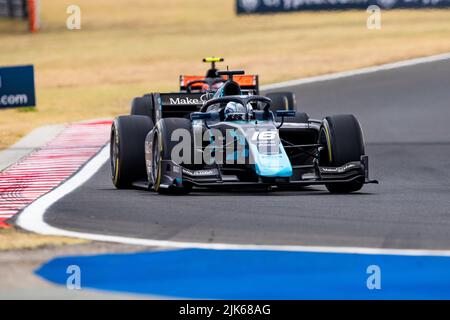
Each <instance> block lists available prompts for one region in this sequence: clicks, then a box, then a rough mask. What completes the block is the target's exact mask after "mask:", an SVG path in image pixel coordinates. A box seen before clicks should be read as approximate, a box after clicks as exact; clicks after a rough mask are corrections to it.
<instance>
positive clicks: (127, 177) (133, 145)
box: [110, 116, 153, 189]
mask: <svg viewBox="0 0 450 320" xmlns="http://www.w3.org/2000/svg"><path fill="white" fill-rule="evenodd" d="M152 128H153V121H152V120H151V119H150V118H149V117H147V116H120V117H117V118H116V119H114V122H113V124H112V126H111V139H110V164H111V178H112V181H113V184H114V186H115V187H116V188H117V189H127V188H130V187H131V184H132V183H133V182H134V181H137V180H141V179H145V178H146V175H147V173H146V167H145V153H144V151H145V147H144V146H145V137H146V136H147V134H148V132H149V131H150V130H151V129H152Z"/></svg>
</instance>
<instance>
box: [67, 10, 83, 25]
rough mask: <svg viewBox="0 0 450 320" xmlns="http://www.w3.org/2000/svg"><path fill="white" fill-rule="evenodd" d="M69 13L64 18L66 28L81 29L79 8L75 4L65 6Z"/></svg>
mask: <svg viewBox="0 0 450 320" xmlns="http://www.w3.org/2000/svg"><path fill="white" fill-rule="evenodd" d="M66 12H67V14H68V15H69V16H68V17H67V20H66V27H67V29H68V30H81V8H80V7H79V6H77V5H75V4H72V5H70V6H68V7H67V10H66Z"/></svg>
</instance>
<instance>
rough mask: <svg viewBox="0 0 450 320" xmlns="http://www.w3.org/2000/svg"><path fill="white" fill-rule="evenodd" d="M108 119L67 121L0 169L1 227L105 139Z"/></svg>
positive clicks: (79, 164)
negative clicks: (47, 139)
mask: <svg viewBox="0 0 450 320" xmlns="http://www.w3.org/2000/svg"><path fill="white" fill-rule="evenodd" d="M110 128H111V121H90V122H81V123H74V124H70V125H68V126H67V127H66V128H65V129H64V130H63V131H62V132H61V133H60V134H59V135H58V136H57V137H56V138H55V139H54V140H52V141H51V142H49V143H48V144H46V145H45V146H43V147H42V148H40V149H37V150H35V151H34V152H32V153H31V154H29V155H28V156H26V157H24V158H23V159H21V160H20V161H19V162H17V163H16V164H14V165H12V166H11V167H9V168H7V169H6V170H5V171H3V172H0V228H1V227H8V224H7V223H6V220H8V219H10V218H11V217H13V216H14V215H16V214H17V213H19V212H20V211H21V210H22V209H24V208H25V207H26V206H28V205H29V204H30V203H32V202H33V201H35V200H36V199H38V198H39V197H41V196H43V195H44V194H46V193H48V192H49V191H51V190H53V189H54V188H56V187H57V186H59V185H60V184H61V183H62V182H64V181H66V180H67V179H68V178H69V177H71V176H72V175H73V174H75V173H76V172H77V171H78V170H79V169H80V168H81V167H82V166H83V165H84V164H85V163H86V162H87V161H88V160H89V159H91V158H92V157H93V156H95V155H96V154H97V153H98V151H99V150H100V149H101V148H102V147H103V146H104V145H105V144H106V143H107V142H108V140H109V133H110Z"/></svg>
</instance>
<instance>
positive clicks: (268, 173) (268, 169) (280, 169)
mask: <svg viewBox="0 0 450 320" xmlns="http://www.w3.org/2000/svg"><path fill="white" fill-rule="evenodd" d="M280 151H281V152H280V153H279V154H271V155H267V154H260V153H257V154H256V155H255V171H256V174H257V175H259V176H261V177H268V178H275V177H283V178H286V177H291V176H292V165H291V162H290V161H289V158H288V157H287V155H286V152H285V151H284V149H283V147H282V146H280Z"/></svg>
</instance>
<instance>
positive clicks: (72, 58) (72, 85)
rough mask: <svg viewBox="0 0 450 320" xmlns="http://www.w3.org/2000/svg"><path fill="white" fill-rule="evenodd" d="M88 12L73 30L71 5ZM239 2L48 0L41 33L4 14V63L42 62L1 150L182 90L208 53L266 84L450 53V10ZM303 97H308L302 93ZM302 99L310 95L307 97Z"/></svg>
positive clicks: (1, 121)
mask: <svg viewBox="0 0 450 320" xmlns="http://www.w3.org/2000/svg"><path fill="white" fill-rule="evenodd" d="M73 4H75V5H77V6H79V8H80V9H81V29H80V30H68V29H67V27H66V21H67V19H68V17H69V16H70V14H69V13H67V8H68V7H69V6H70V5H73ZM235 6H236V3H235V1H234V0H216V1H206V0H152V1H148V0H115V1H110V0H76V1H74V0H67V1H66V0H42V1H41V6H40V20H41V29H40V31H39V32H36V33H30V32H28V30H27V28H28V26H27V23H25V22H23V21H21V20H17V19H0V46H1V49H0V66H8V65H23V64H34V66H35V77H36V90H37V91H36V93H37V108H36V109H10V110H2V111H1V112H0V149H3V148H5V147H7V146H8V145H10V144H12V143H13V142H15V141H16V140H18V139H19V138H20V137H22V136H23V135H25V134H26V133H27V132H29V131H30V130H31V129H33V128H35V127H38V126H41V125H43V124H49V123H61V122H69V121H77V120H82V119H91V118H103V117H112V116H114V115H117V114H124V113H127V112H128V109H129V101H130V99H131V98H132V97H134V96H138V95H141V94H143V93H145V92H153V91H166V90H167V91H171V90H173V91H176V90H177V85H178V75H179V74H181V73H184V74H203V73H204V71H205V67H206V66H205V65H203V64H202V63H201V58H203V57H204V56H210V55H216V56H224V57H225V59H226V60H225V64H223V66H225V65H229V66H230V68H242V69H245V70H246V71H247V72H248V73H256V74H259V75H260V77H261V83H262V84H267V83H272V82H277V81H283V80H289V79H295V78H301V77H307V76H312V75H319V74H325V73H330V72H337V71H343V70H349V69H353V68H358V67H363V66H371V65H377V64H382V63H386V62H391V61H396V60H402V59H407V58H413V57H418V56H425V55H431V54H437V53H442V52H448V51H450V10H446V9H443V10H430V9H420V10H404V9H403V10H399V9H396V10H382V12H381V14H382V16H381V17H382V20H381V22H382V27H381V29H380V30H369V29H368V28H367V25H366V24H367V19H368V17H369V15H370V13H368V12H366V11H365V10H350V11H341V12H339V11H320V12H292V13H284V14H270V15H242V16H238V15H237V14H236V9H235ZM299 98H300V97H299ZM300 99H301V98H300Z"/></svg>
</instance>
